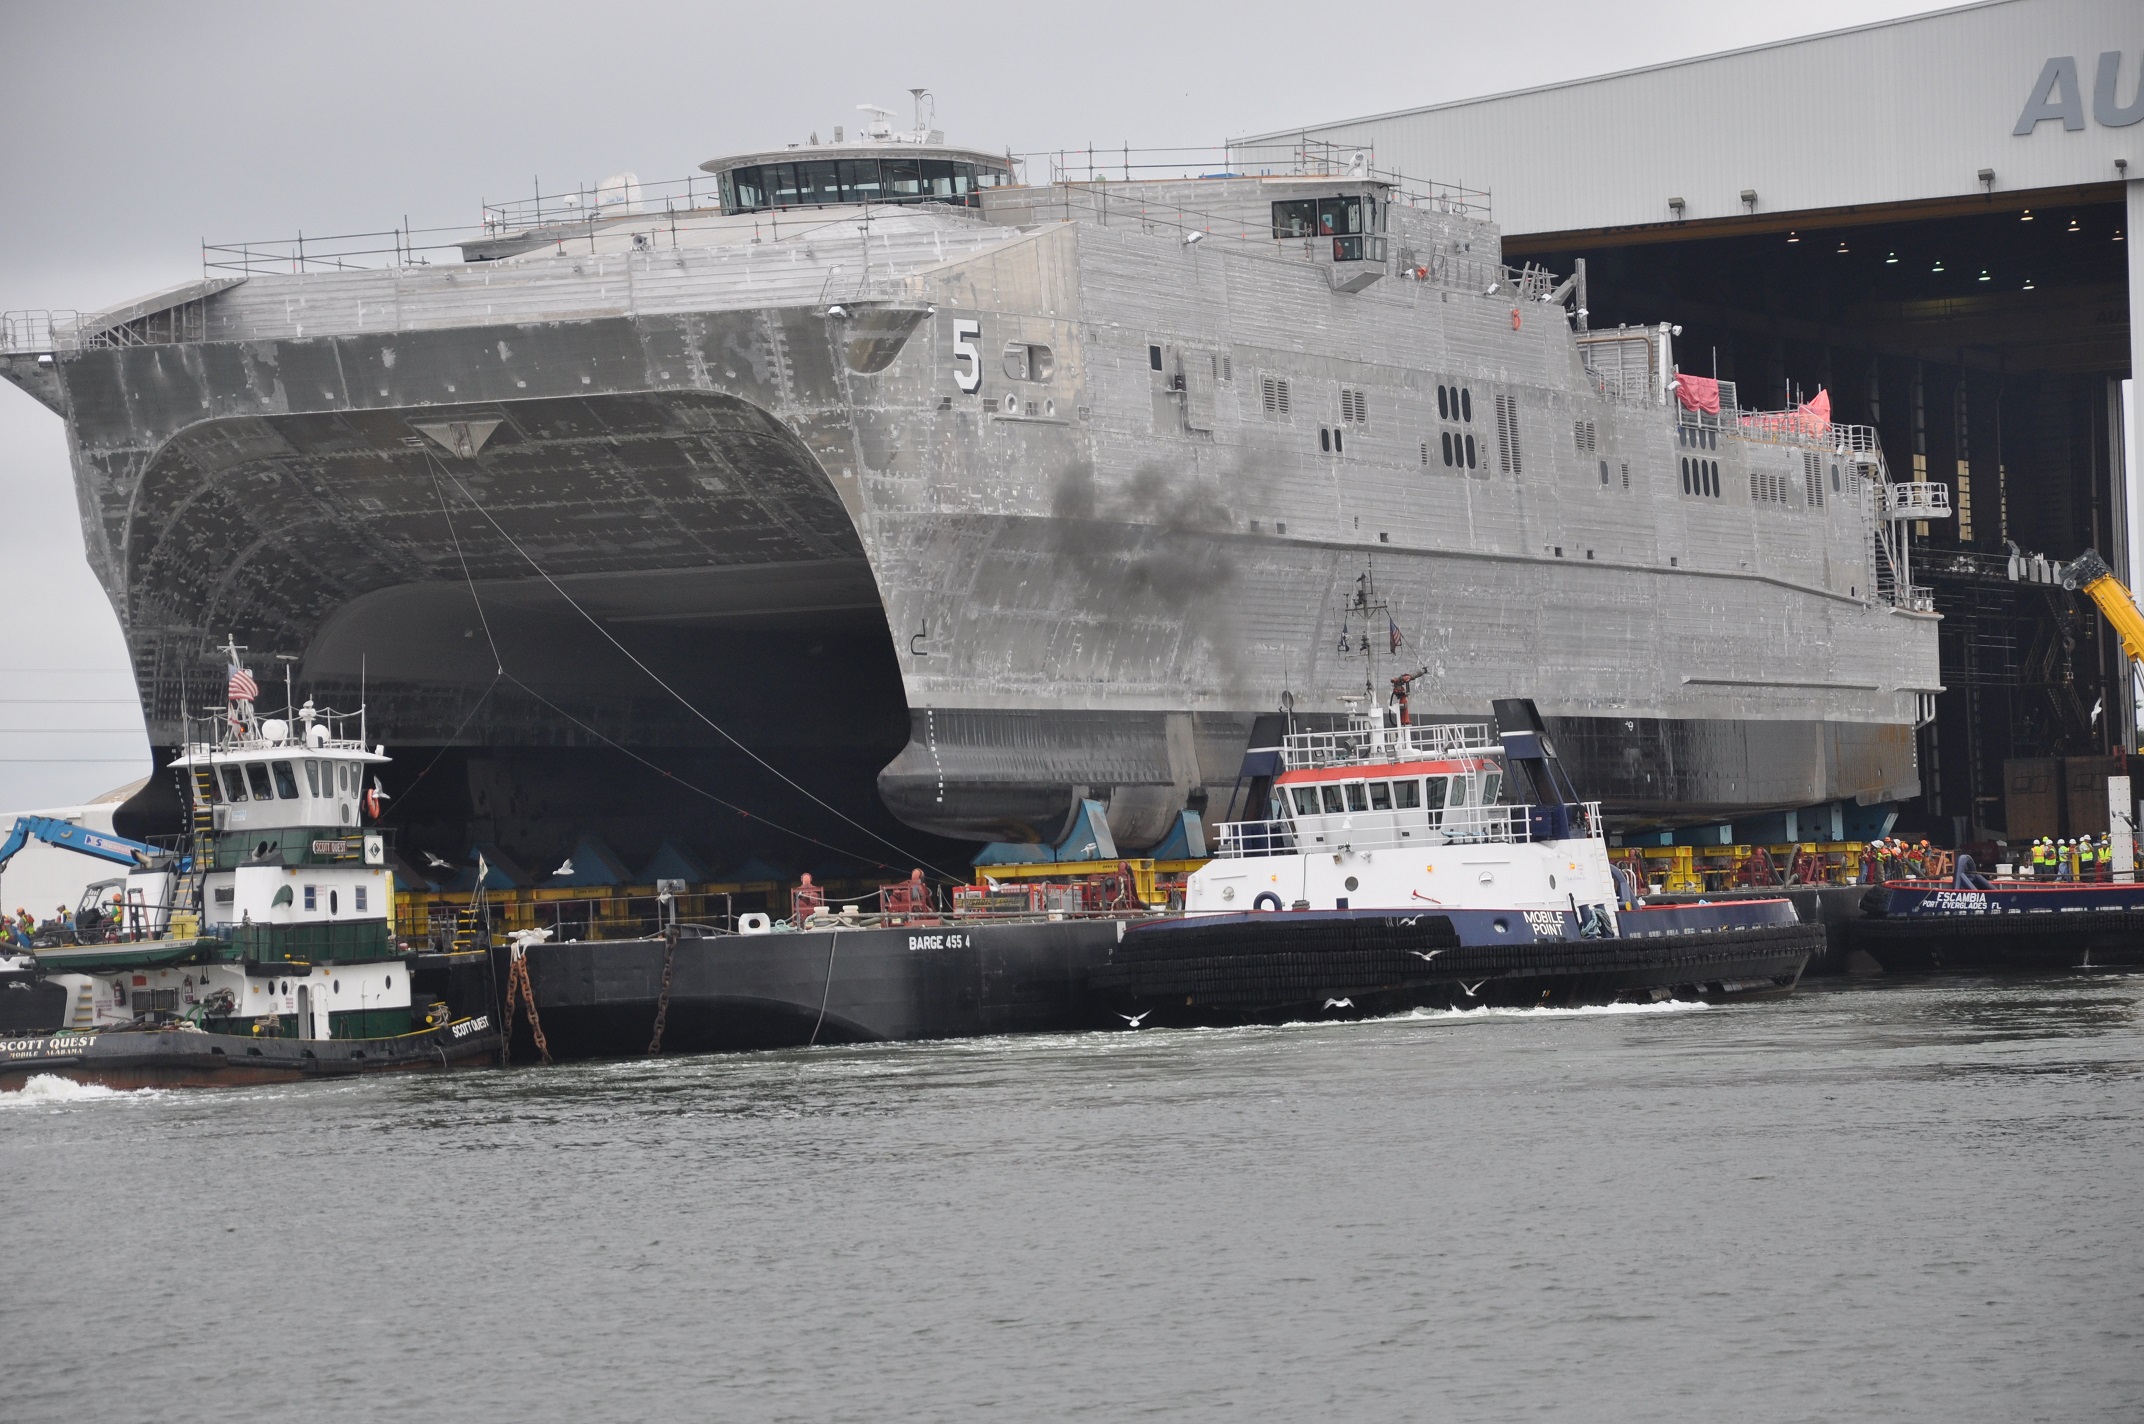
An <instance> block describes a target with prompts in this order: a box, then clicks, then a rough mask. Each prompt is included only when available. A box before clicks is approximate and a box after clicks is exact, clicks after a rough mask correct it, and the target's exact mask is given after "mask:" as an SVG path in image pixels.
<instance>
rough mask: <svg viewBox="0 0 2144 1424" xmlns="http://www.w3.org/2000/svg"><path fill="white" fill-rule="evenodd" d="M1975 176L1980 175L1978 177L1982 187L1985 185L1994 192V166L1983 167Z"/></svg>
mask: <svg viewBox="0 0 2144 1424" xmlns="http://www.w3.org/2000/svg"><path fill="white" fill-rule="evenodd" d="M1975 176H1976V177H1978V178H1979V179H1980V186H1981V187H1983V188H1986V189H1988V190H1989V191H1991V192H1992V191H1993V190H1994V188H1995V170H1994V169H1992V168H1983V169H1981V170H1980V172H1979V173H1978V174H1976V175H1975Z"/></svg>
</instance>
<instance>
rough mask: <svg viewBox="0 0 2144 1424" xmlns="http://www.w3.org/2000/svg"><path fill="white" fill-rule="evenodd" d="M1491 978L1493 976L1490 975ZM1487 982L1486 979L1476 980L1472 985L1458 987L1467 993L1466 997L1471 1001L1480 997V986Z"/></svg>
mask: <svg viewBox="0 0 2144 1424" xmlns="http://www.w3.org/2000/svg"><path fill="white" fill-rule="evenodd" d="M1491 977H1492V978H1493V977H1494V976H1493V975H1492V976H1491ZM1488 982H1489V980H1487V979H1480V980H1476V981H1475V982H1474V983H1473V984H1461V985H1460V986H1459V987H1460V988H1462V989H1465V990H1466V991H1467V997H1468V998H1470V999H1472V998H1477V997H1479V996H1480V994H1481V986H1482V985H1484V984H1486V983H1488Z"/></svg>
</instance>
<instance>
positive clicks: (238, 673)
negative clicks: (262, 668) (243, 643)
mask: <svg viewBox="0 0 2144 1424" xmlns="http://www.w3.org/2000/svg"><path fill="white" fill-rule="evenodd" d="M260 695H261V685H260V684H259V683H257V682H255V681H254V680H253V674H252V673H250V672H247V671H246V670H245V669H244V668H236V667H234V668H232V669H231V700H232V701H233V702H251V701H252V700H253V699H254V698H256V697H258V696H260Z"/></svg>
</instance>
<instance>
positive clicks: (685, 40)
mask: <svg viewBox="0 0 2144 1424" xmlns="http://www.w3.org/2000/svg"><path fill="white" fill-rule="evenodd" d="M1931 8H1934V7H1932V6H1929V5H1927V4H1920V3H1898V0H1802V3H1800V4H1797V5H1794V6H1791V7H1789V6H1756V5H1743V4H1730V5H1722V4H1719V3H1717V0H1655V2H1654V3H1651V4H1645V5H1631V4H1607V5H1603V4H1600V3H1598V0H1536V3H1534V4H1532V5H1528V6H1525V7H1512V6H1508V5H1499V4H1482V3H1469V4H1463V5H1462V4H1451V3H1432V4H1424V3H1421V0H1411V3H1396V4H1395V3H1382V0H1362V3H1357V4H1353V5H1344V6H1325V7H1320V6H1305V5H1301V4H1276V3H1267V0H1237V3H1232V4H1228V5H1203V4H1175V5H1164V4H1153V3H1142V4H1131V3H1122V0H1089V3H1086V4H1084V5H1051V6H1041V5H1034V6H1009V5H971V6H962V7H959V8H957V9H955V8H951V7H939V6H921V5H914V4H910V5H898V4H887V3H878V4H859V3H851V0H821V3H816V4H777V5H758V4H755V5H731V4H684V3H665V0H610V2H609V3H603V4H589V3H585V0H583V3H575V4H559V3H549V0H519V3H514V4H492V3H482V4H479V3H455V0H430V3H422V4H417V3H401V0H388V2H387V3H371V4H366V5H358V6H334V7H329V6H325V5H303V4H298V5H293V4H290V3H288V2H287V0H285V3H279V4H218V3H206V0H189V3H185V4H179V5H173V4H168V3H157V4H100V3H96V0H74V3H66V4H52V3H45V0H0V53H4V54H6V55H7V56H8V66H7V69H8V83H9V89H10V91H11V92H12V93H13V95H14V98H13V99H12V100H11V101H10V103H9V106H8V112H9V125H8V127H9V134H8V138H7V142H6V143H5V145H4V146H0V195H4V202H5V211H6V212H7V214H8V221H7V222H6V223H5V224H0V309H8V310H22V309H37V308H73V309H76V310H82V311H90V310H95V309H97V308H99V307H103V306H108V305H111V304H113V303H116V302H119V301H122V300H125V299H126V298H129V297H133V296H138V295H141V294H143V293H145V292H148V291H151V290H153V289H155V288H158V287H162V286H167V285H169V284H171V283H174V282H179V281H184V280H186V279H188V278H190V277H194V276H198V275H199V272H200V243H201V241H202V239H203V238H207V239H208V240H210V241H222V240H237V239H249V240H250V239H261V238H287V237H290V236H292V235H294V234H295V233H297V231H298V230H300V229H301V228H302V229H304V230H305V231H307V232H309V233H313V234H320V233H327V232H351V231H365V230H373V229H384V228H388V227H392V226H394V225H395V224H397V223H399V222H400V221H401V220H402V218H403V215H404V214H407V215H408V216H409V219H410V221H411V222H412V223H414V224H416V225H417V226H420V227H422V226H428V225H447V224H457V223H468V222H472V221H474V220H475V219H476V218H477V216H478V210H477V205H478V201H479V199H480V198H481V197H494V198H496V197H501V196H507V195H518V194H520V193H524V192H526V191H528V187H529V183H530V180H531V177H532V176H536V175H540V176H541V177H542V178H543V181H544V187H545V189H546V190H547V191H558V190H561V189H565V190H570V189H571V188H572V187H573V186H574V185H575V184H578V183H594V182H595V181H596V180H598V179H600V178H602V177H604V176H605V175H607V174H610V173H615V172H618V171H620V170H624V169H630V170H632V171H634V172H636V173H638V174H639V175H640V177H641V178H642V179H644V180H648V181H654V180H656V179H661V178H672V177H681V176H683V175H684V174H685V173H686V172H688V171H689V170H690V169H691V168H692V166H693V165H694V164H696V163H698V162H699V161H700V160H702V159H704V158H709V157H712V156H714V155H716V154H718V153H723V152H729V151H733V150H738V149H744V148H751V147H758V146H763V145H777V144H782V143H787V142H792V141H796V140H799V139H802V138H803V137H804V136H805V135H806V134H808V133H809V132H811V131H812V130H814V129H816V130H818V131H819V132H820V134H821V135H822V136H827V137H831V129H832V127H833V125H835V124H837V123H838V124H854V123H855V122H856V119H857V113H856V107H855V106H856V105H858V104H860V103H878V104H883V105H885V106H887V107H888V108H892V109H894V110H895V111H896V112H897V113H901V114H903V115H904V116H905V114H906V100H907V95H906V91H907V89H908V88H909V87H910V86H912V85H923V86H927V87H929V88H930V89H931V90H932V91H933V92H934V93H935V95H936V97H937V113H938V122H939V125H940V127H942V128H944V129H945V130H946V134H947V137H948V138H950V139H952V140H954V141H956V142H964V143H973V144H975V145H977V146H979V147H984V148H991V149H996V148H1001V147H1006V146H1010V147H1012V148H1013V149H1014V150H1016V151H1023V152H1024V151H1032V150H1041V149H1048V148H1058V147H1073V146H1079V145H1084V144H1087V143H1090V142H1092V143H1094V144H1095V145H1097V146H1104V145H1110V144H1122V143H1125V142H1129V143H1131V144H1132V145H1133V146H1135V147H1138V146H1158V145H1178V144H1182V145H1190V144H1208V143H1218V142H1219V141H1220V140H1221V139H1222V138H1223V137H1225V136H1226V135H1228V134H1231V133H1250V132H1257V131H1260V130H1267V129H1274V128H1282V127H1286V126H1288V125H1292V124H1301V123H1310V122H1314V121H1318V120H1323V119H1333V118H1345V117H1348V116H1350V115H1355V114H1367V113H1374V112H1378V111H1380V110H1385V109H1396V108H1405V107H1407V106H1409V105H1414V104H1427V103H1435V102H1438V101H1440V100H1445V99H1458V98H1465V97H1468V96H1471V95H1478V94H1487V93H1494V92H1497V91H1499V90H1504V89H1515V88H1523V87H1525V86H1528V85H1533V84H1542V83H1549V82H1552V81H1555V80H1559V79H1571V78H1578V77H1582V76H1585V75H1590V74H1600V73H1604V72H1607V71H1610V70H1615V69H1624V68H1629V67H1631V66H1634V65H1641V64H1650V63H1656V62H1658V61H1662V60H1669V59H1678V58H1683V57H1687V56H1690V55H1696V54H1703V53H1707V52H1710V51H1714V50H1721V49H1732V48H1736V47H1739V46H1743V45H1750V44H1758V43H1762V42H1764V41H1766V40H1773V39H1782V38H1786V37H1788V36H1792V35H1798V34H1811V33H1815V32H1818V31H1821V30H1828V29H1836V28H1840V27H1843V26H1847V25H1854V24H1860V23H1865V22H1867V21H1870V20H1878V19H1884V18H1888V17H1892V16H1896V15H1903V14H1911V13H1915V12H1919V11H1925V10H1928V9H1931ZM1683 120H1684V121H1685V122H1688V123H1692V124H1702V123H1703V122H1704V116H1703V115H1702V114H1689V115H1684V116H1683ZM1666 137H1667V136H1666V135H1663V139H1664V140H1665V138H1666ZM1555 161H1556V160H1555V155H1554V154H1553V153H1544V154H1543V155H1542V162H1544V163H1553V162H1555ZM1415 176H1418V177H1429V178H1441V179H1447V180H1451V181H1464V179H1465V178H1466V173H1465V172H1464V165H1463V164H1460V165H1455V167H1454V169H1453V171H1451V172H1438V173H1430V174H1420V175H1415ZM0 591H4V592H0V670H4V671H5V674H6V677H5V688H4V690H0V810H4V809H19V808H25V807H33V806H43V805H54V804H61V803H67V802H72V801H77V800H80V799H83V798H85V797H88V796H92V795H95V794H96V793H98V792H100V791H102V790H104V789H106V788H108V787H111V786H115V785H118V784H120V783H123V782H126V781H129V780H131V779H133V778H135V777H137V776H140V775H142V774H144V773H145V772H146V771H147V770H148V766H147V760H146V755H147V754H146V743H145V742H144V740H143V738H142V734H141V718H140V715H139V712H138V709H137V708H136V707H135V706H134V703H133V699H132V690H133V682H132V679H131V678H130V677H129V675H128V673H127V668H126V657H125V650H124V646H123V644H122V642H121V640H120V637H119V630H118V623H117V621H116V619H115V618H114V617H113V615H112V612H111V608H110V605H109V604H108V603H107V601H106V599H105V597H104V593H103V591H102V589H101V588H100V587H99V586H98V584H97V582H96V580H95V579H94V578H92V577H91V576H90V574H89V571H88V567H87V565H86V564H85V563H84V561H83V556H82V538H81V531H80V528H79V524H78V521H77V515H76V509H75V501H74V490H73V485H72V482H71V479H70V477H69V474H68V465H67V455H66V447H65V443H64V440H63V437H62V428H61V424H60V421H59V420H58V418H57V417H55V416H52V415H51V414H49V413H48V412H46V411H45V410H44V408H43V407H41V406H39V405H37V404H36V403H35V402H34V401H32V400H30V398H29V397H27V396H25V395H23V394H22V393H21V392H19V391H16V390H14V389H13V388H11V387H9V388H0ZM26 699H39V700H26ZM45 699H58V700H45Z"/></svg>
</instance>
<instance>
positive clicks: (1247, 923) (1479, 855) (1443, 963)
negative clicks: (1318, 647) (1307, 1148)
mask: <svg viewBox="0 0 2144 1424" xmlns="http://www.w3.org/2000/svg"><path fill="white" fill-rule="evenodd" d="M1412 681H1413V679H1412V677H1401V678H1396V679H1394V683H1393V686H1394V693H1395V696H1394V697H1393V698H1392V699H1390V700H1389V701H1388V702H1386V703H1385V704H1384V705H1382V706H1378V707H1372V708H1368V709H1366V710H1361V711H1358V712H1356V713H1354V714H1353V715H1351V716H1350V717H1349V718H1348V724H1347V725H1346V726H1345V727H1343V728H1341V729H1338V730H1333V731H1309V732H1297V733H1293V734H1290V735H1288V736H1287V737H1285V739H1284V741H1283V744H1282V745H1281V746H1280V747H1279V748H1277V749H1276V751H1277V761H1278V773H1279V774H1278V775H1277V776H1276V777H1275V779H1274V784H1273V794H1272V810H1273V812H1274V813H1275V814H1274V815H1273V816H1272V817H1271V818H1270V819H1266V820H1259V821H1247V822H1235V823H1229V824H1224V825H1222V826H1220V827H1219V828H1218V835H1217V841H1218V845H1217V849H1216V854H1215V857H1214V859H1213V860H1212V861H1211V862H1209V863H1208V864H1207V865H1206V866H1204V867H1203V868H1202V869H1200V870H1198V871H1196V872H1194V873H1193V874H1192V876H1191V877H1190V880H1189V882H1188V884H1187V886H1186V889H1185V898H1184V910H1185V913H1184V915H1183V916H1182V917H1181V918H1178V919H1173V920H1162V921H1154V922H1151V923H1147V924H1142V925H1138V926H1135V927H1133V928H1132V929H1130V930H1129V931H1128V932H1127V933H1126V934H1125V936H1124V940H1123V943H1122V944H1121V945H1120V946H1119V947H1118V950H1117V952H1116V954H1115V955H1114V956H1113V957H1112V961H1111V963H1110V965H1109V966H1108V967H1107V968H1106V969H1104V970H1102V971H1100V972H1099V973H1098V975H1097V976H1096V987H1097V988H1100V989H1103V990H1105V991H1106V992H1108V993H1110V994H1111V995H1112V996H1113V997H1114V998H1115V999H1116V1000H1117V1003H1118V1007H1119V1009H1120V1011H1121V1012H1123V1013H1124V1014H1125V1015H1126V1017H1128V1018H1131V1017H1137V1018H1140V1019H1141V1021H1147V1019H1146V1017H1145V1016H1147V1015H1151V1022H1153V1023H1157V1024H1161V1023H1179V1024H1181V1023H1228V1022H1244V1021H1259V1020H1272V1019H1283V1018H1299V1017H1306V1016H1307V1017H1333V1016H1364V1015H1373V1014H1385V1013H1393V1012H1398V1011H1402V1010H1405V1009H1409V1008H1417V1007H1432V1006H1433V1007H1447V1008H1450V1007H1477V1006H1486V1005H1499V1006H1526V1007H1535V1006H1543V1005H1547V1006H1554V1007H1569V1006H1574V1005H1580V1004H1598V1003H1607V1002H1614V1001H1619V1000H1625V1001H1638V1002H1646V1001H1658V1000H1664V999H1671V998H1680V999H1703V1000H1709V1001H1720V1000H1732V999H1741V998H1748V997H1753V996H1758V995H1767V994H1783V993H1786V992H1788V991H1790V990H1792V989H1793V988H1794V986H1795V984H1796V983H1797V982H1798V981H1799V980H1800V978H1801V973H1802V969H1803V967H1804V966H1805V965H1806V964H1807V962H1808V960H1809V957H1810V955H1811V954H1813V953H1815V952H1816V951H1818V950H1819V949H1821V948H1822V947H1823V942H1824V937H1823V929H1822V927H1821V926H1817V925H1803V924H1801V923H1799V922H1798V920H1797V919H1796V916H1795V913H1794V909H1793V906H1792V905H1791V904H1790V903H1789V902H1787V901H1785V900H1732V901H1725V902H1721V903H1718V904H1696V905H1675V906H1646V905H1642V904H1640V903H1638V902H1637V901H1635V900H1634V899H1633V898H1632V896H1631V894H1630V893H1629V887H1625V886H1622V885H1620V884H1619V883H1618V878H1617V872H1616V871H1615V869H1614V868H1613V867H1612V866H1611V865H1610V863H1609V858H1608V849H1607V844H1606V841H1605V838H1604V836H1603V834H1602V829H1601V814H1600V806H1599V804H1598V803H1597V802H1590V801H1582V800H1580V799H1579V798H1578V796H1577V794H1576V792H1575V790H1574V788H1573V787H1572V786H1571V784H1570V781H1569V778H1568V777H1567V776H1566V775H1565V774H1564V773H1563V770H1562V768H1561V766H1560V765H1559V764H1558V762H1557V758H1556V753H1555V749H1554V747H1553V746H1552V744H1551V743H1550V740H1549V737H1548V734H1547V730H1546V728H1545V726H1544V724H1543V722H1542V720H1541V717H1540V714H1539V712H1538V711H1537V710H1536V709H1535V707H1534V705H1533V703H1532V702H1531V701H1528V700H1506V701H1499V702H1497V703H1496V704H1495V711H1496V720H1497V726H1498V729H1499V730H1498V732H1497V733H1495V734H1492V733H1491V731H1490V729H1489V727H1488V726H1487V725H1486V724H1478V723H1477V724H1458V725H1453V724H1440V723H1429V724H1423V723H1415V722H1412V721H1410V719H1409V716H1408V709H1407V697H1406V694H1407V691H1408V688H1409V686H1410V685H1411V683H1412ZM1513 790H1523V791H1524V792H1525V793H1526V794H1525V795H1524V796H1522V797H1521V798H1518V799H1514V798H1512V797H1511V796H1510V795H1508V794H1507V793H1508V792H1510V791H1513Z"/></svg>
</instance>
